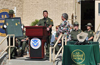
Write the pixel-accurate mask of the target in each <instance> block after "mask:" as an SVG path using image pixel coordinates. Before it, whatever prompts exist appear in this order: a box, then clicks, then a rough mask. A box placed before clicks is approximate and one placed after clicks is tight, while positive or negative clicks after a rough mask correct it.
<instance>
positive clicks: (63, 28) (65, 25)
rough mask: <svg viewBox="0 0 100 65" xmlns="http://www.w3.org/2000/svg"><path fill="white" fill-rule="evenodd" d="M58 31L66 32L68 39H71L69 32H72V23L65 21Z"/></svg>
mask: <svg viewBox="0 0 100 65" xmlns="http://www.w3.org/2000/svg"><path fill="white" fill-rule="evenodd" d="M57 33H59V34H60V33H64V34H65V35H67V39H69V34H70V24H69V22H68V21H63V22H62V23H61V24H60V26H59V28H58V31H57Z"/></svg>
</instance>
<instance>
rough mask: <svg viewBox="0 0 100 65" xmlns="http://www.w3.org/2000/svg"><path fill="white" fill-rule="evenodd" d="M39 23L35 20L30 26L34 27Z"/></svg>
mask: <svg viewBox="0 0 100 65" xmlns="http://www.w3.org/2000/svg"><path fill="white" fill-rule="evenodd" d="M38 22H39V20H37V19H36V20H35V21H33V22H32V23H31V26H35V25H36V24H37V23H38Z"/></svg>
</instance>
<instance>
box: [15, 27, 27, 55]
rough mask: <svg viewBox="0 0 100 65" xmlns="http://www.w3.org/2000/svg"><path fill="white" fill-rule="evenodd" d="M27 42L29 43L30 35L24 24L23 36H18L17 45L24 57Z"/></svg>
mask: <svg viewBox="0 0 100 65" xmlns="http://www.w3.org/2000/svg"><path fill="white" fill-rule="evenodd" d="M27 43H28V37H27V36H26V35H25V31H24V25H23V36H22V37H17V38H16V44H17V47H18V49H19V50H21V54H20V56H21V57H23V55H24V52H25V47H26V46H27Z"/></svg>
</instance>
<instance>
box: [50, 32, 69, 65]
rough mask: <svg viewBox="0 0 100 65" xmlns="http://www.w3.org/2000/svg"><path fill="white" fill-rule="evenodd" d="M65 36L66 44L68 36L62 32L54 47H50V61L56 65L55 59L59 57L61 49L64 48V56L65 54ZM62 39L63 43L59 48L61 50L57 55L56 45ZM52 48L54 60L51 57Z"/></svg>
mask: <svg viewBox="0 0 100 65" xmlns="http://www.w3.org/2000/svg"><path fill="white" fill-rule="evenodd" d="M64 37H65V45H67V38H66V36H65V35H64V34H60V36H59V37H58V40H57V42H56V43H55V45H54V47H50V54H49V55H50V57H49V60H50V62H53V65H55V60H56V59H57V57H58V55H59V54H60V52H61V50H62V56H63V48H64ZM61 39H62V45H61V47H60V49H59V51H58V52H57V54H56V55H55V48H56V46H57V45H58V42H59V41H60V40H61ZM52 50H53V60H52V59H51V53H52Z"/></svg>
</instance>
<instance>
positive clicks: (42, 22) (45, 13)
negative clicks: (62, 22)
mask: <svg viewBox="0 0 100 65" xmlns="http://www.w3.org/2000/svg"><path fill="white" fill-rule="evenodd" d="M43 16H44V18H43V19H40V20H39V22H38V24H37V25H36V26H46V27H47V31H49V32H50V35H49V36H48V37H47V42H46V43H47V49H46V58H49V47H50V40H51V32H52V26H53V20H52V19H50V18H49V17H48V11H47V10H44V11H43Z"/></svg>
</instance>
